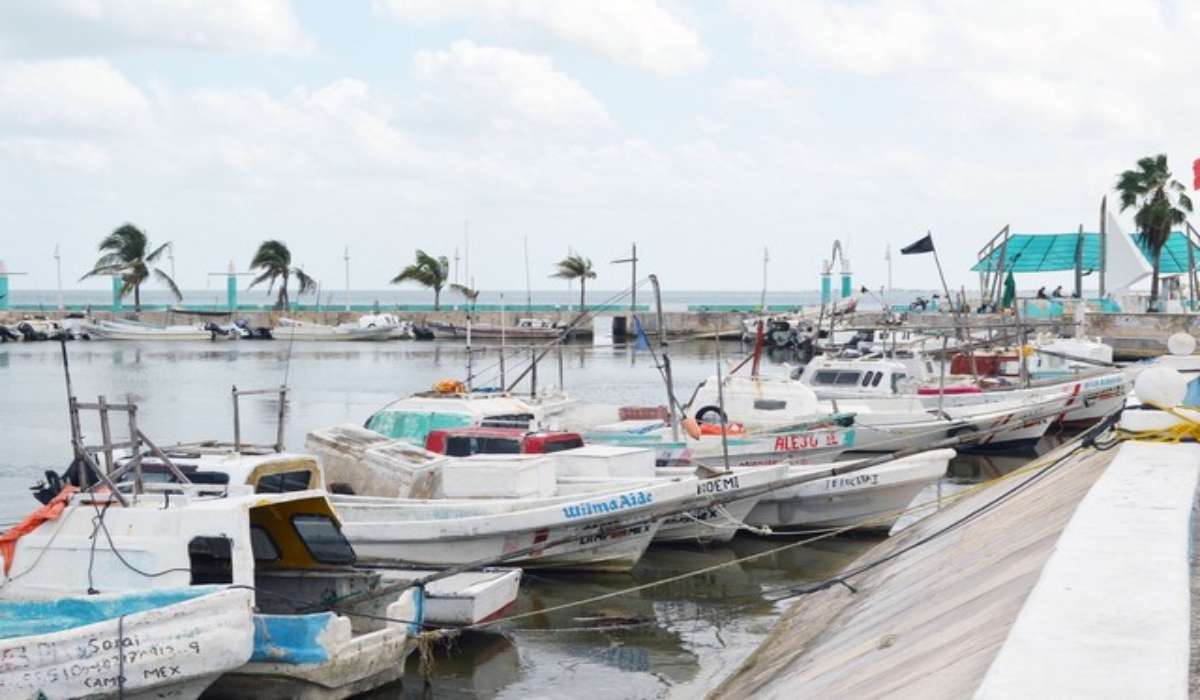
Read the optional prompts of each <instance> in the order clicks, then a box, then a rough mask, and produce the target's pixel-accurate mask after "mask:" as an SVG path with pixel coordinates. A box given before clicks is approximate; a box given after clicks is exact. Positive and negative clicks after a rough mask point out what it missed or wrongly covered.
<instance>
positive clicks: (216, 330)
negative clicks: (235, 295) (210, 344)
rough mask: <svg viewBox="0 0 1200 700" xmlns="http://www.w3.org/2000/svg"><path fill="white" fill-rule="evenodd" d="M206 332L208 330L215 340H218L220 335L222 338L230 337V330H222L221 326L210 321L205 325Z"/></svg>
mask: <svg viewBox="0 0 1200 700" xmlns="http://www.w3.org/2000/svg"><path fill="white" fill-rule="evenodd" d="M204 330H206V331H208V332H209V333H211V334H212V339H213V340H216V339H217V336H218V335H221V336H225V335H229V329H227V328H222V327H221V326H220V324H217V323H214V322H212V321H209V322H208V323H206V324H204Z"/></svg>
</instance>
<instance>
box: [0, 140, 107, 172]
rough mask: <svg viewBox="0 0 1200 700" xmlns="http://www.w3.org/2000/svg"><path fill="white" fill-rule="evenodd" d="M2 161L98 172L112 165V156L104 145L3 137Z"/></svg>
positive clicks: (76, 141)
mask: <svg viewBox="0 0 1200 700" xmlns="http://www.w3.org/2000/svg"><path fill="white" fill-rule="evenodd" d="M0 160H2V161H7V162H11V163H14V164H18V165H17V167H30V166H45V167H49V168H51V169H54V170H73V171H77V172H85V173H97V172H101V171H103V170H104V169H105V168H107V167H108V166H109V165H110V164H111V162H112V153H111V152H110V151H109V150H108V149H107V148H105V147H103V146H100V145H97V144H94V143H88V142H86V141H79V140H76V139H64V138H53V139H50V138H30V137H21V136H5V137H2V138H0Z"/></svg>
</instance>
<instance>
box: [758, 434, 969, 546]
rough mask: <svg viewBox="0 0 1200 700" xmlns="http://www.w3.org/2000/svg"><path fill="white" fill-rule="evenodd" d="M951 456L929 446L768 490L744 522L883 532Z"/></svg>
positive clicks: (782, 527) (785, 527)
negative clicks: (852, 469)
mask: <svg viewBox="0 0 1200 700" xmlns="http://www.w3.org/2000/svg"><path fill="white" fill-rule="evenodd" d="M953 454H954V453H953V451H952V450H933V451H930V452H926V453H922V454H918V455H914V456H912V457H905V458H902V459H898V460H894V461H892V462H887V463H885V464H881V465H877V466H875V467H870V468H867V469H864V470H862V471H857V472H853V473H848V474H844V475H839V476H828V477H824V478H821V479H816V480H814V481H810V482H807V483H803V484H800V485H797V486H790V487H787V488H784V489H780V490H778V491H773V492H771V493H769V494H767V495H765V496H763V497H762V498H761V499H759V501H758V504H757V505H756V506H755V507H754V509H753V510H751V511H750V514H749V515H748V516H747V517H746V523H747V524H749V525H753V526H756V527H769V528H771V529H776V530H813V529H826V528H841V527H858V528H862V529H870V530H887V529H889V528H891V526H892V524H894V523H895V522H896V520H897V519H898V518H899V517H900V515H901V514H902V513H903V511H904V510H905V509H906V508H908V506H909V504H911V503H912V500H913V498H915V497H916V495H917V494H918V493H920V491H921V489H923V488H924V487H925V486H927V485H929V484H931V483H933V482H934V481H937V480H938V479H940V478H941V477H942V476H944V475H945V473H946V467H947V464H948V462H949V460H950V459H951V458H952V456H953Z"/></svg>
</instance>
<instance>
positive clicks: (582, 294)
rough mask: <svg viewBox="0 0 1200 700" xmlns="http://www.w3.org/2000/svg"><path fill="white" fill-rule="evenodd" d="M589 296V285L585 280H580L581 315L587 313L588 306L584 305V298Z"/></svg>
mask: <svg viewBox="0 0 1200 700" xmlns="http://www.w3.org/2000/svg"><path fill="white" fill-rule="evenodd" d="M586 296H587V283H586V282H584V281H583V278H582V277H580V278H579V313H583V312H584V311H587V306H586V305H585V304H584V298H585V297H586Z"/></svg>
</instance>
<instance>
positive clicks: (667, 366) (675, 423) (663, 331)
mask: <svg viewBox="0 0 1200 700" xmlns="http://www.w3.org/2000/svg"><path fill="white" fill-rule="evenodd" d="M650 284H651V286H653V287H654V308H655V310H656V312H657V315H658V347H659V348H661V349H662V366H663V379H664V380H665V381H666V383H667V408H668V409H670V414H671V441H672V442H675V441H678V440H679V419H680V418H682V416H676V415H675V406H676V402H675V380H674V379H673V378H672V377H671V358H670V356H668V355H667V328H666V326H665V325H663V310H662V292H661V290H659V288H658V277H657V276H656V275H650Z"/></svg>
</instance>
